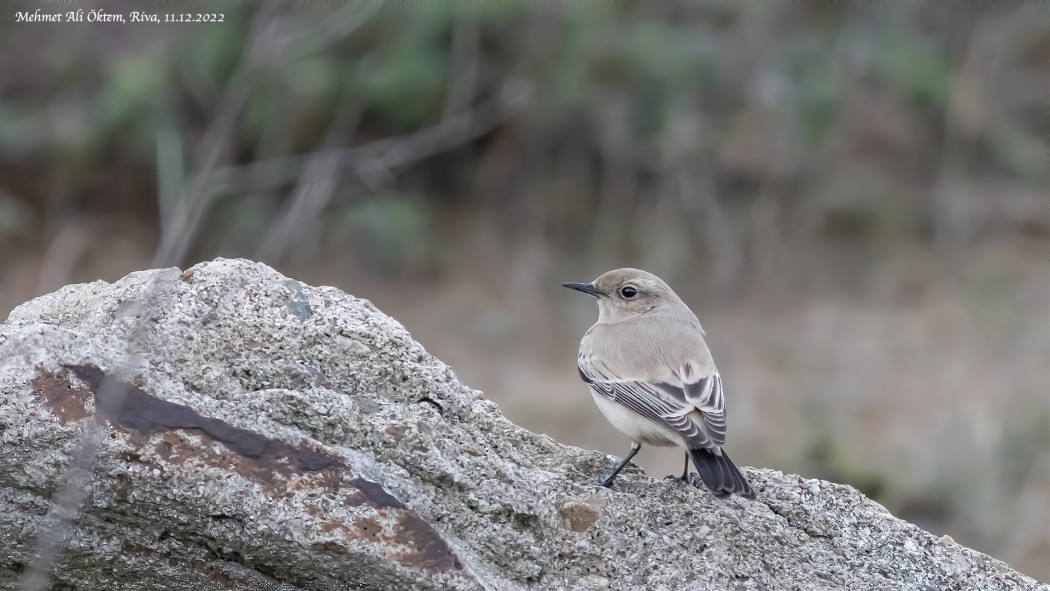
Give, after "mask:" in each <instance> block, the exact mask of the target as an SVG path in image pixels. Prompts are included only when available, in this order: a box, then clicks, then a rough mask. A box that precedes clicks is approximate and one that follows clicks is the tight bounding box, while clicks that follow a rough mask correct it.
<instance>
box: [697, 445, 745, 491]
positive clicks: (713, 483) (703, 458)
mask: <svg viewBox="0 0 1050 591" xmlns="http://www.w3.org/2000/svg"><path fill="white" fill-rule="evenodd" d="M689 457H691V458H693V464H694V465H695V466H696V471H697V472H698V473H699V474H700V479H701V480H703V481H704V484H705V485H706V486H707V488H709V489H711V493H712V494H714V495H715V497H717V498H719V499H724V498H726V497H728V496H729V495H732V494H738V495H740V496H742V497H744V498H745V499H754V498H755V491H753V490H751V485H750V484H748V483H747V479H745V478H744V475H743V474H741V473H740V470H737V467H736V466H735V465H734V464H733V461H732V460H730V459H729V456H728V455H727V454H726V452H724V451H723V452H721V453H716V452H713V451H711V450H709V449H704V448H702V447H699V448H696V449H691V450H689Z"/></svg>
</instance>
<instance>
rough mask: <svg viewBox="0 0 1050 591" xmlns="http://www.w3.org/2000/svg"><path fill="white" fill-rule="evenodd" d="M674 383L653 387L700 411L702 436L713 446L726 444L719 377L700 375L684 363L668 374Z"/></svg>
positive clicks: (722, 396)
mask: <svg viewBox="0 0 1050 591" xmlns="http://www.w3.org/2000/svg"><path fill="white" fill-rule="evenodd" d="M672 375H673V376H674V378H675V379H670V380H668V381H665V382H660V383H658V384H657V387H658V388H660V390H661V391H662V392H663V393H664V394H667V395H668V396H670V397H672V398H674V399H675V400H677V401H679V402H680V403H681V404H684V405H688V406H690V407H692V408H695V409H696V410H698V411H700V416H702V417H703V421H702V422H703V427H704V432H705V434H706V435H707V436H708V437H709V438H710V439H711V442H712V443H714V444H715V445H717V446H723V445H725V443H726V399H725V394H724V393H723V391H722V376H720V375H718V370H715V371H713V372H711V373H709V374H707V375H700V374H699V373H698V372H697V371H696V370H695V369H694V366H693V364H691V363H685V364H684V365H683V366H682V368H681V369H679V370H678V371H676V372H672Z"/></svg>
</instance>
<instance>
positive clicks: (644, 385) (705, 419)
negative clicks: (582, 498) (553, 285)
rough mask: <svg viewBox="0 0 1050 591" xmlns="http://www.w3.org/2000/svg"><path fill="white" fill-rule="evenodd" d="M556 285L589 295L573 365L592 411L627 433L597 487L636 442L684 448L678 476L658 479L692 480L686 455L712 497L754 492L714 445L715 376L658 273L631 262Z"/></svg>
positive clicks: (698, 337)
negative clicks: (587, 320)
mask: <svg viewBox="0 0 1050 591" xmlns="http://www.w3.org/2000/svg"><path fill="white" fill-rule="evenodd" d="M562 287H567V288H569V289H574V290H576V291H580V292H583V293H586V294H588V295H591V296H594V297H595V298H596V299H597V300H598V321H597V322H596V323H595V324H594V326H592V327H591V328H590V329H588V330H587V332H586V334H584V335H583V339H582V340H581V341H580V351H579V355H578V357H577V366H578V369H579V373H580V378H581V379H582V380H583V381H584V383H586V384H587V385H588V386H589V387H590V391H591V396H592V397H593V398H594V402H595V404H596V405H597V406H598V410H599V411H601V413H602V415H604V416H605V418H606V420H608V421H609V423H611V424H612V426H613V427H614V428H616V429H617V430H618V431H619V432H620V433H622V434H624V435H626V436H627V437H628V438H629V439H630V440H631V450H630V452H629V453H628V454H627V456H626V457H624V458H623V461H621V462H620V464H619V465H618V466H616V468H615V469H614V470H613V472H612V474H610V475H609V476H608V477H607V478H605V479H604V481H603V482H601V483H600V484H599V486H602V487H606V488H609V487H611V486H612V483H613V481H614V480H615V479H616V476H617V475H618V474H619V473H620V471H621V470H623V468H624V466H626V465H627V463H628V462H630V461H631V459H632V458H633V457H634V456H635V455H636V454H637V453H638V451H639V450H640V449H641V448H642V444H643V443H644V444H649V445H654V446H660V447H671V446H679V447H682V448H683V449H685V470H684V472H683V473H682V476H681V477H676V476H669V477H668V478H677V479H679V480H681V481H683V482H687V483H689V482H693V478H692V477H691V476H690V474H689V462H690V460H691V461H692V462H693V465H694V466H696V470H697V473H698V474H699V477H700V480H701V481H702V482H703V484H704V485H705V486H706V487H707V488H708V489H709V490H710V491H711V493H712V494H713V495H714V496H715V497H716V498H719V499H725V498H728V497H730V496H731V495H733V494H736V495H739V496H741V497H744V498H747V499H754V498H755V497H756V495H755V492H754V490H753V489H752V488H751V485H750V484H749V483H748V481H747V479H746V478H744V476H743V475H742V474H741V473H740V470H738V469H737V467H736V465H735V464H733V461H732V460H730V459H729V455H728V454H727V453H726V452H725V450H724V449H723V446H724V445H725V443H726V403H725V394H724V392H723V389H722V377H721V376H720V375H719V373H718V369H717V368H716V367H715V363H714V359H713V358H712V357H711V352H710V350H709V349H708V347H707V343H706V342H705V341H704V335H705V332H704V329H703V328H702V327H701V326H700V320H699V319H698V318H697V317H696V314H694V313H693V311H692V310H690V309H689V306H687V305H686V304H685V302H683V301H682V299H681V298H680V297H678V295H677V294H676V293H675V292H674V290H672V289H671V288H670V287H669V286H668V285H667V284H666V283H664V281H663V280H662V279H660V278H659V277H657V276H656V275H653V274H652V273H648V272H646V271H642V270H640V269H632V268H623V269H615V270H613V271H609V272H607V273H604V274H602V275H601V276H599V277H598V278H597V279H595V280H594V281H591V282H569V283H562ZM694 476H695V475H694Z"/></svg>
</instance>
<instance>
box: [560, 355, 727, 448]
mask: <svg viewBox="0 0 1050 591" xmlns="http://www.w3.org/2000/svg"><path fill="white" fill-rule="evenodd" d="M687 367H688V366H687ZM579 371H580V377H581V378H583V381H584V382H586V383H587V384H589V385H590V387H591V388H592V389H593V390H594V391H595V392H597V393H598V394H599V395H601V396H604V397H606V398H608V399H610V400H613V401H615V402H617V403H619V404H621V405H623V406H624V407H626V408H628V409H630V410H631V411H634V412H635V413H637V414H639V415H641V416H643V417H645V418H647V419H649V420H651V421H655V422H657V423H663V424H665V425H667V426H668V427H670V428H671V429H673V430H674V431H676V432H677V433H679V434H680V435H682V437H683V439H685V440H686V441H688V442H690V443H691V444H692V445H695V446H697V447H717V446H721V445H724V444H725V431H726V428H725V425H726V421H725V401H724V398H723V396H722V379H721V378H720V377H718V373H717V372H716V373H713V374H711V375H710V376H707V377H705V378H699V379H693V376H692V375H691V371H686V370H683V371H680V372H677V375H675V376H674V378H672V379H671V380H670V382H668V381H655V380H654V381H649V380H644V379H624V378H618V377H616V376H613V375H611V372H610V371H609V369H608V368H607V367H606V366H605V364H603V363H602V362H601V361H600V360H599V359H597V358H595V357H593V356H589V355H588V356H585V355H580V357H579ZM678 378H681V379H678ZM686 380H689V381H686ZM697 410H699V411H700V415H701V416H702V417H703V420H702V421H699V422H697V421H695V420H694V417H696V414H695V413H694V411H697Z"/></svg>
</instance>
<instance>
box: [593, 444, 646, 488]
mask: <svg viewBox="0 0 1050 591" xmlns="http://www.w3.org/2000/svg"><path fill="white" fill-rule="evenodd" d="M640 449H642V444H641V443H638V442H637V441H634V442H631V453H629V454H627V457H625V458H624V459H623V461H622V462H620V465H619V466H617V467H616V469H615V470H613V473H612V474H610V475H609V477H608V478H606V479H605V481H604V482H602V483H601V484H599V485H598V486H604V487H605V488H609V487H610V486H612V483H613V480H615V479H616V475H617V474H619V473H620V470H623V467H624V466H626V465H627V462H630V461H631V458H633V457H634V456H635V454H637V453H638V450H640Z"/></svg>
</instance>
